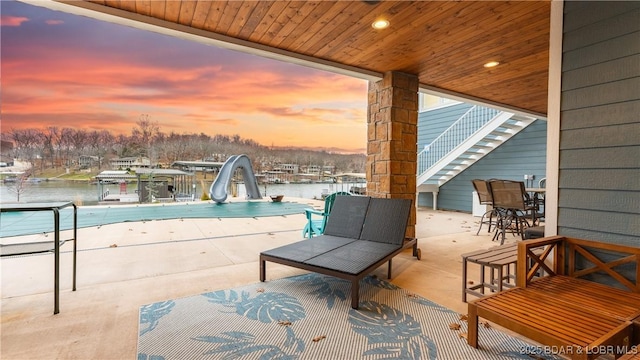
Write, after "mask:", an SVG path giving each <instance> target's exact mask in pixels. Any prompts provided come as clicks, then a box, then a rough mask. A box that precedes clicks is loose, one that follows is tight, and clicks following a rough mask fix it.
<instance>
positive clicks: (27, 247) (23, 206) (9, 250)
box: [0, 201, 78, 314]
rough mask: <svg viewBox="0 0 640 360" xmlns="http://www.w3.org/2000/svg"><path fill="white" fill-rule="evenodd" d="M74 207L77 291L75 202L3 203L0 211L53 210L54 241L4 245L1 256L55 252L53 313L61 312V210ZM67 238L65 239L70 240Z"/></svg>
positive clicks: (76, 218)
mask: <svg viewBox="0 0 640 360" xmlns="http://www.w3.org/2000/svg"><path fill="white" fill-rule="evenodd" d="M70 206H72V207H73V238H72V239H68V240H73V291H76V251H77V245H78V242H77V235H78V208H77V207H76V205H75V204H74V203H73V202H70V201H69V202H43V203H18V204H3V205H2V206H0V213H3V212H22V211H25V212H26V211H51V212H53V235H54V241H53V244H51V241H47V242H41V243H26V244H11V245H4V246H2V248H3V249H2V251H1V256H12V255H24V254H36V253H43V252H47V251H51V247H52V246H53V253H54V275H53V282H54V300H53V313H54V314H57V313H59V312H60V210H61V209H64V208H67V207H70ZM68 240H65V241H68Z"/></svg>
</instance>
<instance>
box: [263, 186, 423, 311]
mask: <svg viewBox="0 0 640 360" xmlns="http://www.w3.org/2000/svg"><path fill="white" fill-rule="evenodd" d="M410 211H411V200H408V199H379V198H371V197H365V196H338V197H336V199H335V203H334V205H333V209H332V210H331V216H329V219H328V220H327V225H326V227H325V229H324V234H323V235H320V236H317V237H314V238H312V239H307V240H302V241H298V242H295V243H293V244H289V245H285V246H281V247H278V248H275V249H271V250H267V251H263V252H262V253H260V281H265V277H266V269H265V267H266V264H265V262H267V261H270V262H274V263H278V264H283V265H288V266H293V267H296V268H299V269H304V270H309V271H313V272H317V273H320V274H325V275H330V276H335V277H338V278H342V279H347V280H349V281H351V307H352V308H354V309H357V308H358V302H359V296H358V291H359V281H360V279H362V278H364V277H365V276H366V275H367V274H369V273H371V272H372V271H373V270H375V269H376V268H378V267H379V266H380V265H382V264H384V263H385V262H387V261H388V262H389V269H388V277H389V278H391V259H392V258H393V257H394V256H396V255H397V254H399V253H400V252H401V251H402V250H404V249H406V248H408V247H410V246H412V247H413V255H414V256H416V257H418V255H419V250H418V248H417V239H405V231H406V228H407V221H408V219H409V213H410ZM418 258H419V257H418Z"/></svg>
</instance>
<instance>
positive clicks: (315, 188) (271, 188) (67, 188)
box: [0, 181, 364, 205]
mask: <svg viewBox="0 0 640 360" xmlns="http://www.w3.org/2000/svg"><path fill="white" fill-rule="evenodd" d="M209 185H210V184H207V186H209ZM352 186H364V184H353V183H349V184H342V183H337V184H267V185H264V184H263V185H260V192H261V193H262V195H263V196H270V195H284V196H285V200H286V198H287V196H290V197H296V198H304V199H314V198H321V195H322V194H323V193H332V192H335V191H349V189H350V188H351V187H352ZM237 187H238V197H240V198H244V197H245V196H246V191H245V188H244V185H243V184H238V185H237ZM136 188H137V184H136V183H132V184H128V185H127V193H129V194H135V192H136ZM11 189H12V186H11V184H3V183H0V202H15V201H16V200H17V195H16V193H15V192H13V191H11ZM98 189H99V186H97V185H92V184H89V183H84V182H72V181H42V182H39V183H29V184H27V187H26V189H25V190H24V192H23V193H22V194H20V202H42V201H74V202H75V203H76V204H78V205H95V204H97V203H98V195H99V193H98ZM103 189H104V190H107V189H109V191H110V192H111V193H112V194H119V193H120V186H119V185H118V184H113V185H104V186H103ZM208 190H209V189H207V191H208ZM201 194H202V189H201V188H200V186H199V185H198V189H197V194H196V198H197V199H199V198H200V195H201ZM229 196H230V197H231V194H229Z"/></svg>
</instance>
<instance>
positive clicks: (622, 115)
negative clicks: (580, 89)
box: [560, 100, 640, 130]
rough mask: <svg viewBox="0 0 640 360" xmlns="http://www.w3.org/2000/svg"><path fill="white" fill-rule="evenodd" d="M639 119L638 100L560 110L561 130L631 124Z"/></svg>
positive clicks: (639, 106)
mask: <svg viewBox="0 0 640 360" xmlns="http://www.w3.org/2000/svg"><path fill="white" fill-rule="evenodd" d="M639 121H640V100H633V101H627V102H624V103H614V104H604V105H600V106H593V107H588V108H584V109H572V110H565V111H563V112H562V123H561V124H560V129H561V130H571V129H586V128H590V127H599V126H614V125H621V124H632V123H637V122H639Z"/></svg>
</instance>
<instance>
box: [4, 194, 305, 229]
mask: <svg viewBox="0 0 640 360" xmlns="http://www.w3.org/2000/svg"><path fill="white" fill-rule="evenodd" d="M309 207H310V206H309V205H306V204H300V203H293V202H265V201H255V202H252V201H245V202H230V203H220V204H216V203H209V202H207V203H180V204H152V205H132V206H127V205H115V206H79V207H78V227H79V228H81V227H90V226H100V225H106V224H115V223H121V222H128V221H149V220H167V219H181V218H247V217H265V216H281V215H293V214H302V213H304V209H307V208H309ZM52 219H53V214H52V213H50V212H6V213H1V214H0V224H1V226H0V237H9V236H19V235H29V234H39V233H47V232H52V231H53V223H52ZM72 225H73V210H72V209H63V210H61V211H60V230H68V229H71V227H72Z"/></svg>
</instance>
